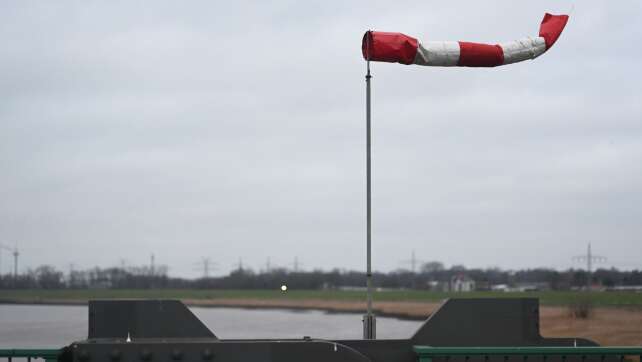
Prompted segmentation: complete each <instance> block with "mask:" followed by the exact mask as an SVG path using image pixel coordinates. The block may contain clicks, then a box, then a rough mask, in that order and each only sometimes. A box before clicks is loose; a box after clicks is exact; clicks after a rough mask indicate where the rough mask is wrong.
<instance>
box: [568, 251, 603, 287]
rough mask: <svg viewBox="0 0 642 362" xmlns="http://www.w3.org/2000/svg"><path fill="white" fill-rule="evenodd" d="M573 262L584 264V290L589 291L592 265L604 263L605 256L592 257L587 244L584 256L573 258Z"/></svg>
mask: <svg viewBox="0 0 642 362" xmlns="http://www.w3.org/2000/svg"><path fill="white" fill-rule="evenodd" d="M573 260H574V261H578V262H586V274H587V276H586V290H587V291H590V290H591V281H592V280H593V263H601V262H605V261H606V257H605V256H600V255H594V254H593V252H592V251H591V243H589V244H588V248H587V249H586V254H585V255H578V256H574V257H573Z"/></svg>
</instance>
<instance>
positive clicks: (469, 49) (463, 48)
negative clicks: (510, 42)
mask: <svg viewBox="0 0 642 362" xmlns="http://www.w3.org/2000/svg"><path fill="white" fill-rule="evenodd" d="M502 64H504V51H503V50H502V47H500V46H499V45H490V44H479V43H468V42H465V41H460V42H459V62H458V63H457V65H459V66H462V67H496V66H498V65H502Z"/></svg>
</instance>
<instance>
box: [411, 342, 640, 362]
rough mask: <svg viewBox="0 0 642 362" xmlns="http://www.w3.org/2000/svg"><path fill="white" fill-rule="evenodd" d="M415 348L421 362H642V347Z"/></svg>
mask: <svg viewBox="0 0 642 362" xmlns="http://www.w3.org/2000/svg"><path fill="white" fill-rule="evenodd" d="M413 349H414V350H415V353H416V354H417V356H418V358H419V362H432V359H433V358H435V357H441V358H443V357H445V358H449V357H460V358H461V357H464V358H465V359H469V358H470V357H484V358H485V360H488V359H490V358H491V357H494V358H495V359H496V358H497V357H503V358H504V360H505V361H506V360H508V358H509V357H511V356H512V357H515V356H517V357H522V358H523V360H524V361H527V360H528V357H529V356H535V357H541V358H543V359H544V360H546V358H548V357H552V356H555V357H561V358H562V360H565V359H566V357H570V356H576V357H581V359H582V360H585V359H586V358H588V357H593V358H595V357H599V358H600V359H601V360H604V359H606V357H617V358H619V359H620V360H621V361H622V360H624V359H625V357H628V356H637V357H638V358H640V362H642V347H429V346H414V347H413Z"/></svg>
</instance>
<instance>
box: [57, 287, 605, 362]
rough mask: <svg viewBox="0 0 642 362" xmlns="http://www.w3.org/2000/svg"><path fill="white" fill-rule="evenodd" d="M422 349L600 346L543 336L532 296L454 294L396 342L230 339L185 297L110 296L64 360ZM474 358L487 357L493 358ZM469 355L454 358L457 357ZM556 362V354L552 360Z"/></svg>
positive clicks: (379, 361) (268, 360) (238, 361)
mask: <svg viewBox="0 0 642 362" xmlns="http://www.w3.org/2000/svg"><path fill="white" fill-rule="evenodd" d="M420 346H432V347H467V346H476V347H544V346H548V347H554V346H555V347H562V346H566V347H573V346H576V347H582V346H597V344H596V343H594V342H592V341H590V340H586V339H579V338H543V337H542V336H541V335H540V334H539V305H538V301H537V299H530V298H520V299H502V298H500V299H495V298H488V299H450V300H447V301H446V302H444V304H443V305H442V306H441V307H440V308H439V309H438V310H437V311H436V312H435V313H433V314H432V315H431V316H430V317H429V318H428V319H427V320H426V322H425V323H424V324H423V325H422V326H421V327H420V328H419V330H418V331H417V332H416V333H415V334H414V335H413V336H412V337H410V338H409V339H393V340H368V339H363V340H322V339H315V338H310V337H303V336H302V338H301V339H275V340H272V339H261V340H225V339H218V338H217V337H216V335H215V334H214V333H212V332H211V331H210V330H209V329H208V328H207V327H206V326H205V325H204V324H203V323H202V322H201V321H200V320H198V318H196V316H194V315H193V314H192V313H191V311H190V310H189V309H187V307H185V305H183V304H182V303H181V302H180V301H177V300H109V301H106V300H105V301H90V302H89V336H88V338H87V340H84V341H79V342H75V343H73V344H71V345H70V346H68V347H66V348H65V349H64V350H63V353H62V354H61V356H60V360H61V361H64V362H121V361H122V362H135V361H140V362H152V361H163V362H169V361H175V362H180V361H186V362H187V361H190V362H192V361H193V362H195V361H203V362H207V361H221V362H384V361H385V362H414V361H417V359H418V356H419V354H418V350H417V348H421V347H420ZM435 358H436V359H439V358H440V357H439V356H436V357H435ZM475 358H477V359H478V360H479V361H488V359H489V357H488V356H486V357H484V358H481V357H475ZM475 358H473V359H475ZM469 359H470V358H468V357H465V358H464V357H454V358H453V359H452V361H454V360H461V361H464V360H466V361H468V360H469ZM491 359H493V360H502V359H501V358H500V359H497V358H495V357H491ZM449 360H451V359H450V358H449ZM553 360H556V358H551V359H548V361H553ZM557 360H561V359H560V358H557ZM578 361H579V359H578Z"/></svg>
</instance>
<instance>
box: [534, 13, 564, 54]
mask: <svg viewBox="0 0 642 362" xmlns="http://www.w3.org/2000/svg"><path fill="white" fill-rule="evenodd" d="M567 22H568V15H552V14H549V13H546V14H545V15H544V19H542V25H540V27H539V36H541V37H542V38H544V40H546V49H550V48H551V47H552V46H553V44H555V42H556V41H557V38H559V37H560V34H562V30H564V27H565V26H566V23H567Z"/></svg>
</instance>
